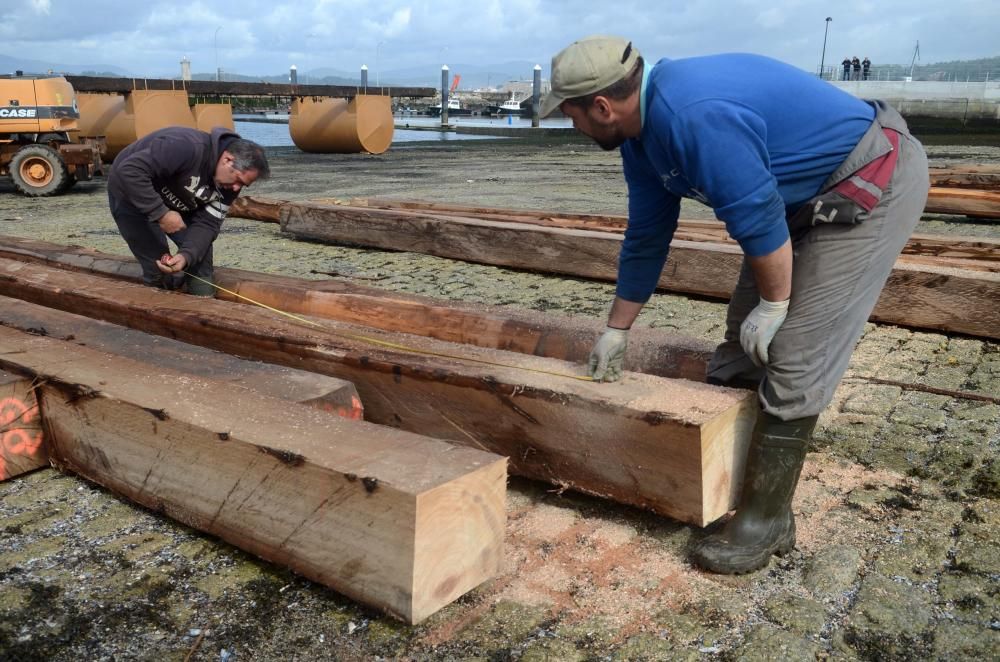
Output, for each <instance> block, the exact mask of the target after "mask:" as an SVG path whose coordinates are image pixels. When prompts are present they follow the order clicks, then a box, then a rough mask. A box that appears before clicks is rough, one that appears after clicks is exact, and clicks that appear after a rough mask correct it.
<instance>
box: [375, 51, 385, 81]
mask: <svg viewBox="0 0 1000 662" xmlns="http://www.w3.org/2000/svg"><path fill="white" fill-rule="evenodd" d="M384 43H385V41H384V40H383V41H380V42H378V44H376V45H375V87H380V85H379V80H378V78H379V73H380V69H379V66H378V55H379V51H381V50H382V44H384Z"/></svg>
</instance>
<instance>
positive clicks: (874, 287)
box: [708, 124, 930, 421]
mask: <svg viewBox="0 0 1000 662" xmlns="http://www.w3.org/2000/svg"><path fill="white" fill-rule="evenodd" d="M887 126H889V125H888V124H887ZM903 126H904V128H905V125H903ZM929 186H930V184H929V177H928V174H927V156H926V154H924V150H923V147H922V146H921V145H920V143H919V142H918V141H917V140H916V139H915V138H913V137H912V136H910V135H909V134H908V133H901V134H900V144H899V160H898V162H897V164H896V169H895V171H894V172H893V175H892V179H891V180H890V182H889V186H888V187H887V189H886V190H885V192H884V193H883V196H882V198H881V200H880V201H879V204H878V205H877V206H876V207H875V208H874V209H872V211H871V212H870V213H869V216H868V218H866V219H865V220H863V221H862V222H860V223H858V224H856V225H855V224H840V223H824V224H821V225H817V226H815V227H810V228H808V229H807V230H805V231H803V232H799V233H795V232H794V230H793V233H792V234H793V236H792V253H793V260H794V262H793V266H792V296H791V301H790V303H789V308H788V317H787V318H786V319H785V322H784V323H783V324H782V325H781V328H780V329H778V333H777V334H776V335H775V336H774V340H773V341H772V342H771V345H770V347H769V349H768V359H769V362H768V365H767V366H766V369H762V368H758V367H757V366H755V365H754V364H753V362H752V361H751V360H750V358H749V357H748V356H747V355H746V353H745V352H744V351H743V347H742V346H741V345H740V325H741V324H742V323H743V320H744V319H746V317H747V315H749V314H750V311H751V310H753V309H754V307H755V306H756V305H757V303H758V302H759V299H760V296H759V294H758V292H757V286H756V283H755V282H754V277H753V272H752V271H751V270H750V268H749V266H748V264H747V262H746V260H744V261H743V267H742V270H741V272H740V277H739V281H738V283H737V285H736V289H735V291H734V292H733V296H732V299H731V300H730V302H729V311H728V314H727V318H726V336H725V342H723V343H722V344H721V345H719V347H718V348H717V349H716V351H715V354H714V356H713V357H712V359H711V361H710V362H709V365H708V376H709V377H710V378H713V379H714V380H717V381H718V382H721V383H729V382H732V381H734V380H736V381H752V382H755V383H756V382H759V383H760V386H759V388H758V395H759V397H760V402H761V407H762V408H763V410H764V411H766V412H767V413H769V414H771V415H773V416H776V417H778V418H780V419H782V420H786V421H787V420H793V419H797V418H803V417H805V416H814V415H817V414H819V413H820V412H821V411H822V410H823V409H824V408H825V407H826V406H827V405H828V404H829V403H830V401H831V400H832V399H833V394H834V391H835V390H836V388H837V385H838V384H839V383H840V379H841V377H843V375H844V372H846V371H847V366H848V363H849V362H850V358H851V354H852V352H853V351H854V347H855V345H856V344H857V341H858V339H859V338H860V337H861V334H862V332H863V331H864V326H865V322H866V321H867V320H868V317H869V315H871V312H872V309H874V307H875V304H876V302H877V301H878V298H879V295H880V294H881V292H882V287H883V286H884V285H885V282H886V280H887V279H888V277H889V274H890V273H891V271H892V267H893V264H894V263H895V261H896V257H897V256H898V255H899V254H900V252H901V251H902V250H903V247H904V246H905V245H906V242H907V240H908V239H909V237H910V234H912V232H913V229H914V228H915V227H916V225H917V221H919V220H920V216H921V214H922V213H923V210H924V205H925V204H926V201H927V192H928V188H929Z"/></svg>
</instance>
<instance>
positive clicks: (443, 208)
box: [230, 196, 1000, 271]
mask: <svg viewBox="0 0 1000 662" xmlns="http://www.w3.org/2000/svg"><path fill="white" fill-rule="evenodd" d="M286 204H291V203H289V202H288V201H286V200H278V199H271V198H258V197H253V196H244V197H241V198H239V199H238V200H237V204H234V206H233V207H232V208H231V210H230V215H233V216H240V217H243V218H250V219H256V220H266V221H268V222H275V223H277V222H279V220H280V216H281V207H282V205H286ZM308 204H317V205H324V206H331V205H336V206H343V205H344V204H345V203H344V202H342V201H339V200H336V199H316V200H310V201H309V202H308ZM348 206H355V207H365V208H369V209H373V210H378V213H380V214H382V215H384V217H385V218H387V219H391V218H394V212H397V211H410V212H414V213H429V214H432V215H434V216H437V217H440V218H442V219H444V218H448V217H455V216H458V217H464V218H477V219H480V220H487V221H501V222H510V223H522V224H529V225H538V226H542V227H549V228H570V229H576V230H593V231H596V232H611V233H617V234H622V233H623V232H624V230H625V225H626V223H627V221H628V218H627V217H626V216H610V215H600V214H579V213H566V212H555V211H539V210H518V209H496V208H492V207H471V206H464V205H446V204H440V203H434V202H423V201H420V200H387V199H381V198H355V199H352V200H351V201H350V204H349V205H348ZM674 239H675V240H683V241H691V242H699V241H701V242H710V243H724V244H730V245H736V242H735V241H734V240H733V239H732V238H731V237H730V236H729V233H728V232H727V231H726V226H725V225H724V224H723V223H722V222H720V221H693V220H685V219H681V220H680V221H679V222H678V226H677V232H676V233H675V234H674ZM899 259H900V260H903V261H905V262H910V263H913V264H924V263H926V264H933V265H935V266H945V265H946V263H944V262H942V259H944V260H946V261H947V264H948V265H950V266H953V267H960V268H964V269H974V270H980V271H996V270H997V268H998V264H1000V240H996V239H989V238H983V237H963V236H957V235H928V234H914V235H911V237H910V240H909V241H908V242H907V243H906V246H905V247H904V248H903V251H902V255H901V256H900V258H899Z"/></svg>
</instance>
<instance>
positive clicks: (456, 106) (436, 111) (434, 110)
mask: <svg viewBox="0 0 1000 662" xmlns="http://www.w3.org/2000/svg"><path fill="white" fill-rule="evenodd" d="M428 111H429V112H430V114H431V115H435V116H438V115H440V114H441V102H440V101H438V102H437V103H436V104H434V105H433V106H431V107H430V108H428ZM456 111H459V112H461V111H462V103H461V102H460V101H459V100H458V98H457V97H448V113H454V112H456Z"/></svg>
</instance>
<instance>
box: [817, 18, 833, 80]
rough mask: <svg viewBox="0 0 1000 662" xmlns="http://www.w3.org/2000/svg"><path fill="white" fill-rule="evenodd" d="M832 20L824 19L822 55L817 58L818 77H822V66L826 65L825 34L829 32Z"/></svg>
mask: <svg viewBox="0 0 1000 662" xmlns="http://www.w3.org/2000/svg"><path fill="white" fill-rule="evenodd" d="M832 20H833V19H832V18H830V17H829V16H827V17H826V28H824V29H823V55H821V56H820V58H819V77H820V78H822V77H823V66H824V65H825V64H826V34H827V33H828V32H829V31H830V21H832Z"/></svg>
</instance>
